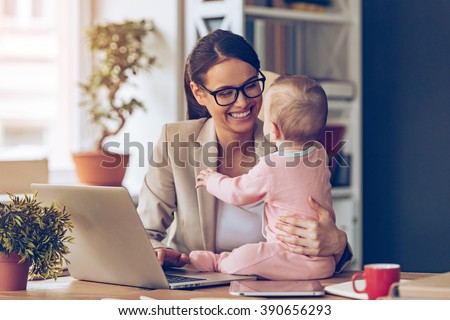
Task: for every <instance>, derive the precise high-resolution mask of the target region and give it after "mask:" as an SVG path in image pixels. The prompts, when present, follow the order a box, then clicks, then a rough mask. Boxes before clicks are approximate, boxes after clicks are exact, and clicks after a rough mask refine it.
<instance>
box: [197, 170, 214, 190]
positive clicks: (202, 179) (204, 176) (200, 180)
mask: <svg viewBox="0 0 450 320" xmlns="http://www.w3.org/2000/svg"><path fill="white" fill-rule="evenodd" d="M213 172H214V170H213V169H211V168H208V169H206V170H202V171H200V173H199V174H198V176H197V179H196V180H197V183H196V184H195V187H196V188H198V187H205V186H206V183H207V182H208V179H209V176H210V175H211V174H212V173H213Z"/></svg>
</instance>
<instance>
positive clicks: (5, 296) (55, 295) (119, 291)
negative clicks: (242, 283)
mask: <svg viewBox="0 0 450 320" xmlns="http://www.w3.org/2000/svg"><path fill="white" fill-rule="evenodd" d="M354 273H355V271H344V272H342V273H341V274H338V275H335V276H334V277H333V278H329V279H324V280H321V283H322V285H323V286H327V285H330V284H336V283H341V282H346V281H350V280H351V277H352V275H353V274H354ZM427 275H429V274H425V273H409V272H402V274H401V278H402V279H410V280H413V279H418V278H422V277H424V276H427ZM140 296H147V297H151V298H154V299H159V300H187V299H195V298H197V299H202V298H208V299H224V298H226V299H250V298H244V297H235V296H231V295H229V294H228V286H216V287H205V288H198V289H193V290H161V289H157V290H149V289H141V288H134V287H126V286H118V285H110V284H103V283H95V282H88V281H79V280H75V279H73V278H71V277H61V278H59V279H58V280H57V281H54V280H36V281H29V282H28V287H27V290H25V291H14V292H5V291H0V300H9V299H12V300H19V299H32V300H46V299H49V300H65V299H67V300H84V299H88V300H97V299H102V298H115V299H131V300H134V299H139V297H140ZM253 299H259V298H253ZM302 299H305V298H302ZM310 299H314V300H317V299H346V298H343V297H339V296H334V295H330V294H326V295H325V296H324V297H320V298H310Z"/></svg>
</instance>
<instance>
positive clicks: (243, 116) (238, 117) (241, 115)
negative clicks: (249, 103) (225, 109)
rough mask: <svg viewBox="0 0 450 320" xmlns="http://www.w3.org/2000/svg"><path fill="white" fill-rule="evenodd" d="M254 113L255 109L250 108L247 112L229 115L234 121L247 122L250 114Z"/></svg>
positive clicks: (230, 113)
mask: <svg viewBox="0 0 450 320" xmlns="http://www.w3.org/2000/svg"><path fill="white" fill-rule="evenodd" d="M252 111H253V107H250V109H248V110H246V111H239V112H229V113H228V115H230V116H231V117H232V118H233V119H236V120H247V119H248V118H250V114H251V113H252Z"/></svg>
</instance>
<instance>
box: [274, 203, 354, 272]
mask: <svg viewBox="0 0 450 320" xmlns="http://www.w3.org/2000/svg"><path fill="white" fill-rule="evenodd" d="M308 201H309V204H310V206H311V208H313V209H314V210H315V211H316V212H317V215H318V217H319V219H318V220H305V219H300V218H297V217H289V216H285V217H280V223H279V224H277V228H278V229H280V230H282V231H285V232H286V233H288V234H290V236H286V235H278V236H277V237H278V239H279V240H281V241H282V242H284V243H286V244H290V245H294V247H291V249H290V250H291V251H292V252H294V253H299V254H306V255H312V256H330V255H334V257H335V260H336V271H337V272H339V271H341V270H342V269H343V268H344V267H345V265H346V264H347V262H349V261H350V260H351V259H352V257H353V255H352V253H351V249H350V246H349V245H348V243H347V235H346V233H345V232H344V231H342V230H340V229H338V228H337V226H336V224H335V223H334V221H333V219H332V216H331V214H330V212H328V211H327V210H326V209H324V208H323V207H321V206H320V205H319V204H318V203H317V202H316V201H315V200H314V199H313V198H312V197H309V198H308ZM341 260H345V261H341Z"/></svg>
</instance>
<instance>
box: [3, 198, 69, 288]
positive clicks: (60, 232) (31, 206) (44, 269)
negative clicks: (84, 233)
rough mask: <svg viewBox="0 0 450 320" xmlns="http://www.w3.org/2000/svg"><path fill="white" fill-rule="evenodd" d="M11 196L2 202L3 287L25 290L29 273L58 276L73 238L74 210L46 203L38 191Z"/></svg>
mask: <svg viewBox="0 0 450 320" xmlns="http://www.w3.org/2000/svg"><path fill="white" fill-rule="evenodd" d="M9 197H10V201H9V202H7V203H1V202H0V291H2V290H25V289H26V285H27V279H28V275H29V276H30V277H31V278H34V277H40V278H44V279H45V278H54V279H56V278H57V277H58V276H59V275H60V274H61V272H62V269H63V267H62V266H63V263H64V262H66V263H67V262H68V261H67V260H66V258H65V255H67V254H68V253H69V248H68V247H67V246H66V243H69V242H72V241H73V237H72V236H70V235H69V234H68V232H71V231H72V227H73V225H72V223H71V221H70V214H69V213H68V212H67V210H66V209H65V208H62V209H60V208H58V207H56V206H55V205H53V204H52V205H51V206H45V205H42V204H41V203H40V202H38V201H37V199H36V194H34V195H32V196H29V195H25V196H24V197H18V196H14V195H12V194H10V196H9Z"/></svg>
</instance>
